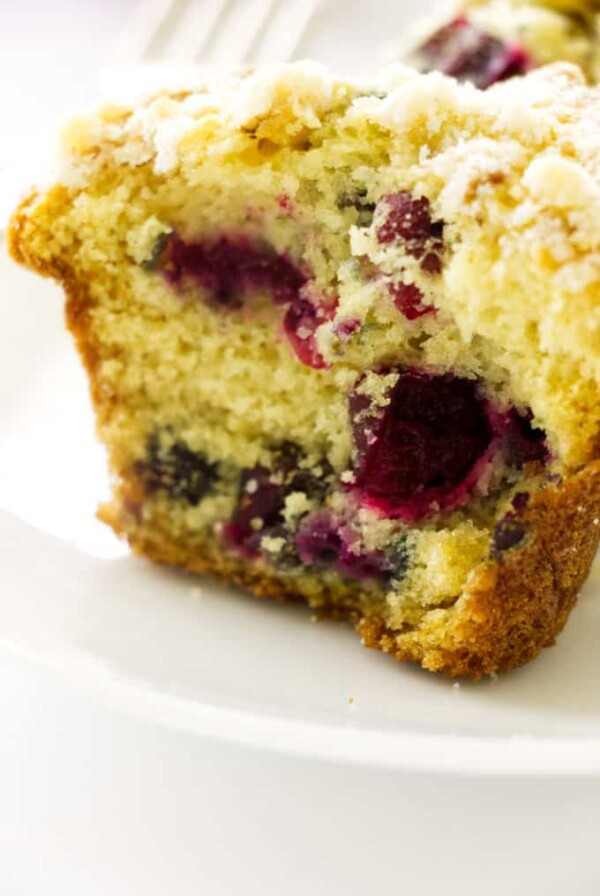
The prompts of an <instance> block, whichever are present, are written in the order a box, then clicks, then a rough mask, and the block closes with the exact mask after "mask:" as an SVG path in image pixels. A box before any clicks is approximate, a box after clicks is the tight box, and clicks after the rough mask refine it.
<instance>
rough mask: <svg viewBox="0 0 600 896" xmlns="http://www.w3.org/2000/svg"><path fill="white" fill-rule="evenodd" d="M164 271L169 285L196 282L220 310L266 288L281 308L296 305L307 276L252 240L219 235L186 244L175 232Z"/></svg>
mask: <svg viewBox="0 0 600 896" xmlns="http://www.w3.org/2000/svg"><path fill="white" fill-rule="evenodd" d="M160 267H161V269H162V271H163V273H164V275H165V277H166V278H167V280H168V281H169V282H170V283H173V284H178V283H180V282H181V281H182V280H184V278H193V279H195V280H197V281H198V282H199V283H200V284H201V285H202V286H203V287H204V288H205V289H206V290H208V292H209V295H210V300H211V301H212V302H214V303H215V304H216V305H218V306H220V307H222V308H239V307H241V305H242V300H243V298H244V296H245V295H246V294H248V293H253V292H258V291H261V290H267V291H269V292H270V293H271V295H272V297H273V301H274V302H275V303H276V304H278V305H284V304H287V303H288V302H293V301H294V299H296V297H297V295H298V293H299V291H300V289H301V288H302V286H303V285H304V284H305V283H306V280H307V277H306V275H305V274H304V273H303V272H302V271H301V270H300V269H299V268H298V266H297V265H295V264H294V263H293V262H292V261H291V260H290V258H288V256H287V255H282V254H279V253H277V252H275V250H274V249H272V248H271V247H269V246H267V245H260V244H257V243H256V242H254V241H253V240H251V239H250V237H248V236H246V235H244V234H240V235H237V236H221V237H219V238H217V239H212V240H208V239H207V240H197V241H196V242H191V243H186V242H184V241H183V240H182V239H181V238H180V237H179V236H177V235H176V234H171V235H170V236H169V237H168V239H167V241H166V244H165V246H164V248H163V251H162V254H161V260H160Z"/></svg>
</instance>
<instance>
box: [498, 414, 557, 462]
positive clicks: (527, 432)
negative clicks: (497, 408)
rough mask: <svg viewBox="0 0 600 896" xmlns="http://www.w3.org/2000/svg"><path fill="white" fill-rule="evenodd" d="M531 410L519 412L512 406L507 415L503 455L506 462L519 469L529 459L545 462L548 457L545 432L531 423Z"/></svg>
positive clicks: (529, 460)
mask: <svg viewBox="0 0 600 896" xmlns="http://www.w3.org/2000/svg"><path fill="white" fill-rule="evenodd" d="M532 418H533V415H532V413H531V411H526V412H521V413H520V412H519V411H517V410H515V409H514V408H513V409H512V410H511V411H509V413H508V417H507V429H506V435H505V437H504V456H505V459H506V462H507V464H509V466H511V467H515V468H516V469H517V470H521V469H522V468H523V467H524V466H525V464H527V463H530V462H531V461H539V462H541V463H545V462H546V461H547V460H548V458H549V451H548V444H547V442H546V433H545V432H544V430H543V429H537V428H536V427H534V426H532V425H531V420H532Z"/></svg>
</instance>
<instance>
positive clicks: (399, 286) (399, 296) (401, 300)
mask: <svg viewBox="0 0 600 896" xmlns="http://www.w3.org/2000/svg"><path fill="white" fill-rule="evenodd" d="M388 289H389V291H390V294H391V296H392V298H393V300H394V305H395V306H396V308H397V309H398V311H400V313H401V314H403V315H404V317H405V318H406V319H407V320H417V319H418V318H419V317H424V316H425V315H426V314H435V308H434V307H433V305H426V304H425V302H424V299H423V293H422V292H421V290H420V289H419V287H418V286H415V285H414V284H413V283H390V285H389V287H388Z"/></svg>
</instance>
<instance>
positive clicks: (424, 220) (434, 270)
mask: <svg viewBox="0 0 600 896" xmlns="http://www.w3.org/2000/svg"><path fill="white" fill-rule="evenodd" d="M379 210H380V214H381V217H382V218H383V222H382V223H381V224H380V225H379V226H378V228H377V239H378V240H379V242H380V243H382V244H383V245H386V244H388V243H400V244H402V247H403V249H404V251H405V252H406V253H407V254H408V255H411V256H412V257H413V258H416V259H417V261H419V262H420V263H421V268H422V270H423V271H424V272H425V273H427V274H439V273H440V271H441V269H442V260H441V256H442V252H443V249H444V242H443V232H444V225H443V222H442V221H434V220H432V217H431V206H430V204H429V200H428V199H426V198H425V197H421V198H418V199H417V198H415V197H414V196H413V195H412V194H411V193H409V192H407V191H406V190H401V191H400V192H398V193H390V194H388V195H387V196H384V197H383V199H381V200H380V202H379V205H378V211H379Z"/></svg>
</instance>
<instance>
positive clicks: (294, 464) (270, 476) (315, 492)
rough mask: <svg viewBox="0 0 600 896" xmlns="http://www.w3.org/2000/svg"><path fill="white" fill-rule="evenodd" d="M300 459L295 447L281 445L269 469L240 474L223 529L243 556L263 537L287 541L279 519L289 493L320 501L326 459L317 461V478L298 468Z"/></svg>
mask: <svg viewBox="0 0 600 896" xmlns="http://www.w3.org/2000/svg"><path fill="white" fill-rule="evenodd" d="M301 459H302V453H301V451H300V449H299V448H298V446H297V445H295V444H293V443H291V442H285V443H284V444H283V445H280V446H279V448H278V449H277V451H276V453H275V457H274V463H273V468H272V469H269V468H267V467H264V466H260V465H259V466H256V467H252V468H250V469H246V470H244V471H243V473H242V476H241V480H240V488H239V493H238V502H237V506H236V509H235V512H234V514H233V517H232V519H231V521H230V522H229V523H227V524H226V526H225V529H224V537H225V540H226V542H227V543H228V544H229V545H230V546H232V547H234V548H236V549H237V550H238V551H239V552H240V553H242V554H244V555H246V556H257V555H258V553H259V552H260V542H261V540H262V538H263V536H264V535H270V536H283V537H284V538H288V539H290V537H291V533H290V532H289V531H288V530H287V529H286V528H285V520H284V517H283V510H284V508H285V499H286V497H287V496H288V495H289V494H291V493H292V492H304V493H305V494H307V495H308V496H309V497H312V498H315V499H317V500H321V499H322V498H323V496H324V494H325V492H326V490H327V486H328V483H329V480H330V479H331V475H332V469H331V466H330V465H329V463H328V461H327V460H326V459H322V460H321V463H320V466H321V469H322V473H321V476H320V477H319V478H317V477H316V476H315V475H314V474H313V473H312V471H311V470H305V469H298V464H299V462H300V461H301ZM255 521H258V528H256V526H257V522H255ZM292 540H293V539H292ZM287 553H288V555H289V551H288V552H287Z"/></svg>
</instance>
